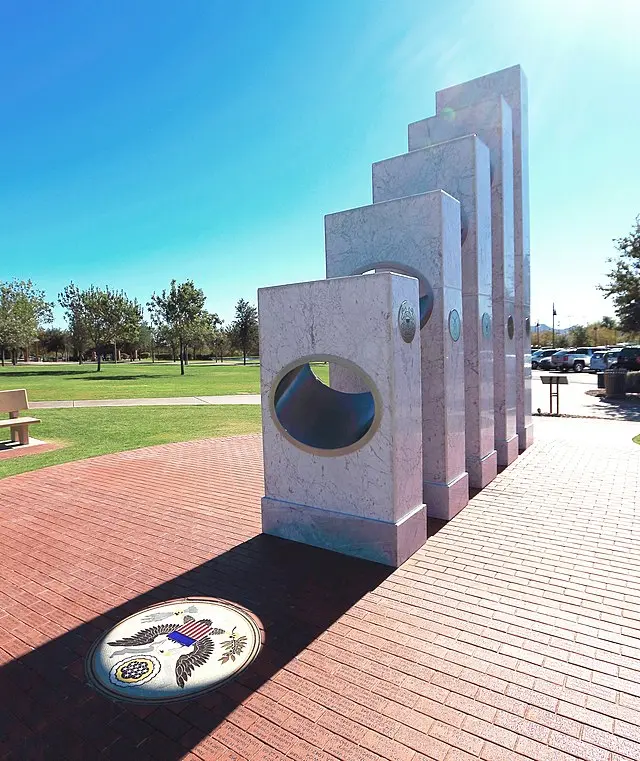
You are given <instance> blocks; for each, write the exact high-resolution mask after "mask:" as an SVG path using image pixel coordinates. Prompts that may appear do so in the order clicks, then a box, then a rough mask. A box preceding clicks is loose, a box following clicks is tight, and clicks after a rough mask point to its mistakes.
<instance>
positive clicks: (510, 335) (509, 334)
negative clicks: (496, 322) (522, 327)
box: [507, 315, 515, 338]
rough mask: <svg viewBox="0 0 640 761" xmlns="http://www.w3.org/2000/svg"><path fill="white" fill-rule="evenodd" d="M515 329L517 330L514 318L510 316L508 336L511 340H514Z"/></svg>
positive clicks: (508, 319)
mask: <svg viewBox="0 0 640 761" xmlns="http://www.w3.org/2000/svg"><path fill="white" fill-rule="evenodd" d="M514 329H515V326H514V322H513V317H512V316H511V315H509V317H508V318H507V335H508V336H509V338H513V333H514Z"/></svg>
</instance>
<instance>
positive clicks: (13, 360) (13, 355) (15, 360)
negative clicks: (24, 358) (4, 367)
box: [11, 349, 18, 367]
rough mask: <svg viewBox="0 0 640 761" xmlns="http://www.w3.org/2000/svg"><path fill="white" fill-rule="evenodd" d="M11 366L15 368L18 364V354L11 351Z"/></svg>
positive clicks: (13, 350)
mask: <svg viewBox="0 0 640 761" xmlns="http://www.w3.org/2000/svg"><path fill="white" fill-rule="evenodd" d="M11 364H12V365H13V366H14V367H15V366H16V365H17V364H18V352H17V351H16V350H15V349H11Z"/></svg>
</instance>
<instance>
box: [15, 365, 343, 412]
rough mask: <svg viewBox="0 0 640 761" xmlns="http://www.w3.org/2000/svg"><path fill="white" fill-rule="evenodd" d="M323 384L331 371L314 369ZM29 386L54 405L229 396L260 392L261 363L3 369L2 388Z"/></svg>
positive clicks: (32, 396) (37, 398)
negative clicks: (183, 368) (62, 401)
mask: <svg viewBox="0 0 640 761" xmlns="http://www.w3.org/2000/svg"><path fill="white" fill-rule="evenodd" d="M315 369H316V370H317V371H318V374H319V376H320V377H321V378H323V380H327V378H328V367H327V366H326V365H320V366H317V367H316V368H315ZM11 388H26V389H27V393H28V395H29V399H30V400H32V401H34V402H37V401H51V400H59V399H140V398H142V397H167V396H224V395H227V394H242V393H246V394H258V393H259V392H260V367H259V366H258V365H247V366H246V367H245V366H243V365H217V366H216V365H215V364H213V363H210V364H197V365H194V364H192V365H189V366H188V367H187V368H186V374H185V375H183V376H181V375H180V365H179V364H178V363H176V364H175V365H174V364H170V363H167V364H165V363H155V364H154V363H151V362H144V363H142V362H141V363H133V362H121V363H118V364H117V365H116V364H112V363H109V364H104V365H103V366H102V370H101V371H100V372H99V373H98V372H96V366H95V365H94V364H91V365H68V364H55V363H53V362H51V363H42V364H34V365H19V366H18V367H13V366H11V365H7V366H6V367H0V390H5V389H11Z"/></svg>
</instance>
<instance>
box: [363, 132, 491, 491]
mask: <svg viewBox="0 0 640 761" xmlns="http://www.w3.org/2000/svg"><path fill="white" fill-rule="evenodd" d="M372 175H373V200H374V203H379V202H384V201H389V200H391V199H393V198H401V197H403V196H411V195H414V194H416V193H424V192H426V191H432V190H437V189H442V190H444V191H445V192H446V193H449V194H450V195H451V196H453V197H454V198H456V199H457V200H458V201H459V202H460V214H461V219H462V220H463V221H464V230H463V233H462V251H461V255H462V302H463V303H462V315H463V325H464V365H465V371H464V378H465V395H464V400H465V441H466V470H467V472H468V473H469V483H470V485H471V486H472V487H473V488H475V489H482V488H484V487H485V486H486V485H487V484H488V483H489V482H490V481H492V480H493V478H495V476H496V473H497V455H496V450H495V447H494V420H493V408H494V398H493V343H492V341H491V338H490V337H486V336H484V335H483V332H482V326H481V317H482V315H483V314H484V313H486V314H488V315H489V319H490V320H491V315H492V250H491V171H490V154H489V149H488V148H487V146H486V145H485V144H484V143H483V142H482V141H481V140H480V139H479V138H478V137H477V136H475V135H469V134H465V135H464V136H461V137H458V138H456V139H453V140H448V139H447V140H445V141H438V140H434V141H433V142H432V144H429V145H427V146H426V147H424V148H421V149H420V150H414V151H412V152H409V153H407V154H403V155H400V156H395V157H394V158H391V159H387V160H385V161H379V162H377V163H375V164H374V165H373V171H372Z"/></svg>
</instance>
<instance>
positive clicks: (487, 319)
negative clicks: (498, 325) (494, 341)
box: [482, 312, 491, 338]
mask: <svg viewBox="0 0 640 761" xmlns="http://www.w3.org/2000/svg"><path fill="white" fill-rule="evenodd" d="M482 335H483V336H484V337H485V338H489V336H490V335H491V315H490V314H489V313H488V312H485V313H484V314H483V315H482Z"/></svg>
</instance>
